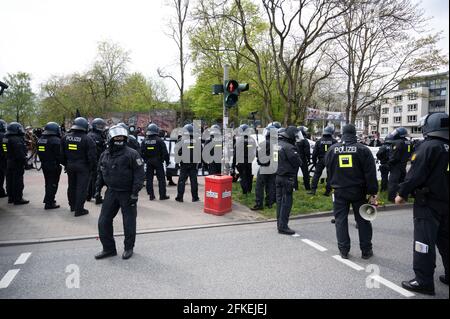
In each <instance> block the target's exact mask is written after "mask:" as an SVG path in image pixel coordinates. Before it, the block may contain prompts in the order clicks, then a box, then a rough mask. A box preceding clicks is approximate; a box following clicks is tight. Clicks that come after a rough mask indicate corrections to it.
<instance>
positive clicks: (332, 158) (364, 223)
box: [325, 124, 378, 259]
mask: <svg viewBox="0 0 450 319" xmlns="http://www.w3.org/2000/svg"><path fill="white" fill-rule="evenodd" d="M342 133H343V135H342V140H341V142H340V143H337V144H334V145H333V146H331V148H330V150H329V151H328V153H327V155H326V157H325V164H326V167H327V174H328V178H329V181H330V185H331V187H332V188H333V189H334V203H333V210H334V217H335V226H336V236H337V241H338V248H339V251H340V254H341V257H342V258H344V259H348V253H349V251H350V236H349V234H348V213H349V210H350V204H351V205H352V207H353V213H354V214H355V219H356V223H357V225H358V232H359V246H360V248H361V251H362V258H363V259H369V258H370V257H372V256H373V251H372V224H371V223H370V220H373V218H374V217H375V215H376V209H375V207H376V205H377V193H378V181H377V172H376V165H375V159H374V158H373V155H372V152H371V151H370V150H369V148H368V147H367V146H365V145H363V144H361V143H358V142H357V138H356V128H355V126H354V125H352V124H348V125H345V126H344V127H343V129H342ZM367 195H369V198H367ZM367 203H368V204H370V205H365V204H367ZM372 205H373V206H372ZM360 208H362V210H360ZM361 212H363V214H361Z"/></svg>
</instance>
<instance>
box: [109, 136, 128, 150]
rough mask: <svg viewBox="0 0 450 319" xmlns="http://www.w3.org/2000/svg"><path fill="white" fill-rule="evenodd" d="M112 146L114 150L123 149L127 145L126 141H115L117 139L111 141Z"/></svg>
mask: <svg viewBox="0 0 450 319" xmlns="http://www.w3.org/2000/svg"><path fill="white" fill-rule="evenodd" d="M110 147H111V150H112V151H118V150H121V149H123V148H124V147H125V141H115V140H113V139H112V140H111V141H110Z"/></svg>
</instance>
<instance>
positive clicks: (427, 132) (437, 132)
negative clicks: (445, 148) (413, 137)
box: [420, 113, 448, 140]
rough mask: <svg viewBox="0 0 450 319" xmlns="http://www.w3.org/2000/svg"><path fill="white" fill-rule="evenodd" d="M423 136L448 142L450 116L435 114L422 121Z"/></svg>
mask: <svg viewBox="0 0 450 319" xmlns="http://www.w3.org/2000/svg"><path fill="white" fill-rule="evenodd" d="M420 127H421V128H422V133H423V136H433V137H440V138H443V139H446V140H448V114H445V113H433V114H429V115H427V116H426V117H424V118H423V119H422V120H421V123H420Z"/></svg>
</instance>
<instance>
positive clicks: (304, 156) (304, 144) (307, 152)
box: [294, 126, 311, 191]
mask: <svg viewBox="0 0 450 319" xmlns="http://www.w3.org/2000/svg"><path fill="white" fill-rule="evenodd" d="M298 129H299V130H300V132H302V135H303V137H304V139H302V140H301V141H300V142H297V143H296V146H297V150H298V155H299V156H300V160H301V161H302V165H301V166H300V169H301V170H302V175H303V185H304V187H305V190H307V191H309V190H311V185H310V181H309V168H308V166H309V162H310V159H311V146H310V145H309V142H308V140H307V139H306V137H307V135H308V128H307V127H305V126H299V127H298ZM294 189H296V190H297V189H298V178H296V179H295V186H294Z"/></svg>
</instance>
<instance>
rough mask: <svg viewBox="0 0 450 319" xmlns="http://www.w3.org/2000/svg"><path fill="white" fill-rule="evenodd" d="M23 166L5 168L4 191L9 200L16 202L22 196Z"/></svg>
mask: <svg viewBox="0 0 450 319" xmlns="http://www.w3.org/2000/svg"><path fill="white" fill-rule="evenodd" d="M24 174H25V169H24V167H22V166H20V167H8V168H7V170H6V191H7V192H8V198H9V199H10V201H12V202H14V203H17V202H19V201H20V200H21V199H22V197H23V188H24V185H23V175H24Z"/></svg>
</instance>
